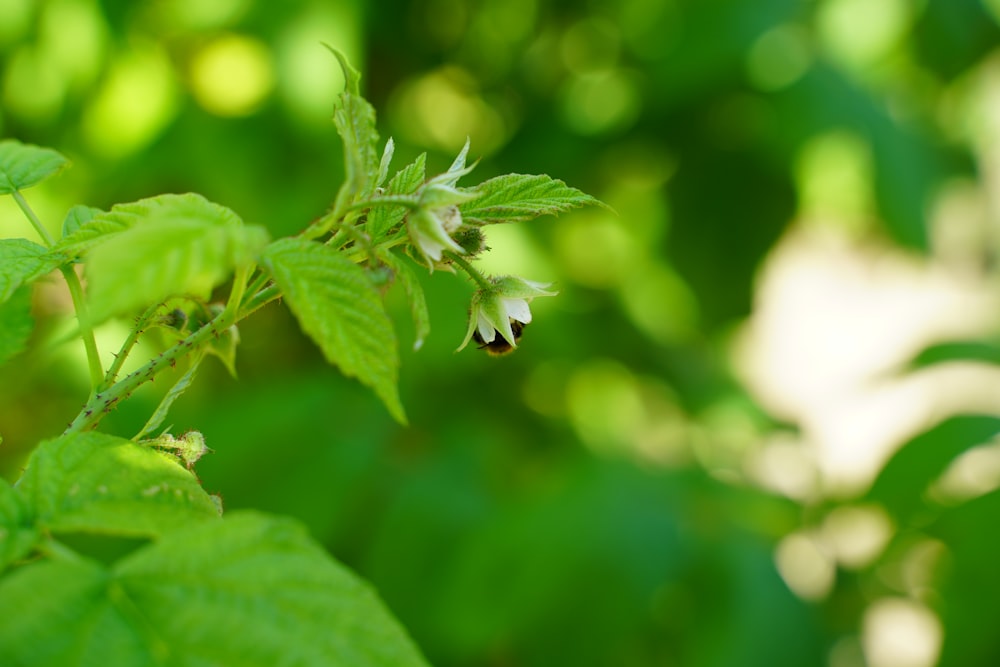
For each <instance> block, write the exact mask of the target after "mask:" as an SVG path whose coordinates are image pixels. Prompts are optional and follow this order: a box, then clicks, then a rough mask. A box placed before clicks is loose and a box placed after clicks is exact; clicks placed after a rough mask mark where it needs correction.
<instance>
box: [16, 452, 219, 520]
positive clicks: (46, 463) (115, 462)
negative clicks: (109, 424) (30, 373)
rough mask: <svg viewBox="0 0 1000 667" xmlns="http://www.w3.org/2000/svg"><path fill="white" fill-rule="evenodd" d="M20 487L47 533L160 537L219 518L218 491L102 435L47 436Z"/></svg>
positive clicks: (176, 466)
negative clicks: (190, 524)
mask: <svg viewBox="0 0 1000 667" xmlns="http://www.w3.org/2000/svg"><path fill="white" fill-rule="evenodd" d="M17 490H18V492H19V493H20V494H21V496H22V498H24V500H25V502H26V504H27V505H28V507H30V509H31V511H32V514H33V516H34V517H35V520H36V522H37V524H38V526H39V527H40V528H42V529H44V530H48V531H64V532H70V531H93V532H100V533H111V534H116V535H152V536H155V535H161V534H163V533H166V532H168V531H170V530H173V529H175V528H176V527H177V526H178V525H182V524H183V523H185V522H188V521H193V520H196V519H204V518H211V517H217V516H218V510H217V509H216V505H215V503H214V502H213V501H212V499H211V497H210V496H209V495H208V494H207V493H205V491H204V490H203V489H202V488H201V486H200V485H199V484H198V480H196V479H195V477H194V475H192V474H191V473H190V472H188V471H187V470H185V469H184V468H183V467H182V466H180V465H179V464H177V463H176V462H174V461H171V460H170V459H169V458H167V457H165V456H163V455H161V454H159V453H157V452H155V451H153V450H151V449H148V448H146V447H142V446H140V445H137V444H136V443H134V442H132V441H131V440H125V439H122V438H116V437H114V436H110V435H106V434H103V433H94V432H88V433H81V434H72V435H65V436H62V437H59V438H56V439H55V440H49V441H47V442H43V443H42V444H41V445H39V447H38V449H36V450H35V452H34V453H33V454H32V455H31V459H30V460H29V461H28V468H27V470H25V472H24V475H23V476H22V477H21V481H20V482H19V483H18V489H17Z"/></svg>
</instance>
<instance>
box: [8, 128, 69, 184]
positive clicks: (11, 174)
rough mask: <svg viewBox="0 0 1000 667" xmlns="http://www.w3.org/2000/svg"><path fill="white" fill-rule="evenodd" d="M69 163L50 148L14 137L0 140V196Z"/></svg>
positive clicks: (32, 182) (45, 176)
mask: <svg viewBox="0 0 1000 667" xmlns="http://www.w3.org/2000/svg"><path fill="white" fill-rule="evenodd" d="M67 164H69V160H67V159H66V158H65V157H63V156H62V155H60V154H59V153H57V152H56V151H54V150H52V149H51V148H40V147H38V146H32V145H31V144H22V143H21V142H20V141H15V140H14V139H5V140H3V141H0V195H9V194H11V193H13V192H15V191H17V190H24V189H25V188H30V187H31V186H32V185H36V184H38V183H41V182H42V181H44V180H45V179H46V178H48V177H49V176H52V175H53V174H55V173H57V172H58V171H59V170H60V169H62V168H63V167H65V166H66V165H67Z"/></svg>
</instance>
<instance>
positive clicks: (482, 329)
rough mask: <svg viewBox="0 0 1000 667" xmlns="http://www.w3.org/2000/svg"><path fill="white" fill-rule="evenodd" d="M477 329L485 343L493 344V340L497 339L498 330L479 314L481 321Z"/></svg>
mask: <svg viewBox="0 0 1000 667" xmlns="http://www.w3.org/2000/svg"><path fill="white" fill-rule="evenodd" d="M476 328H477V329H478V330H479V337H480V338H482V339H483V342H484V343H492V342H493V339H494V338H496V337H497V330H496V328H495V327H494V326H493V324H492V323H491V322H490V321H489V320H488V319H486V317H484V316H483V314H482V313H479V321H478V322H477V327H476Z"/></svg>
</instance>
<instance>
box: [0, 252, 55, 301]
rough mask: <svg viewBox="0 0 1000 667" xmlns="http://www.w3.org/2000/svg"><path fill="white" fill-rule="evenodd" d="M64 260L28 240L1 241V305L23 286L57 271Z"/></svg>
mask: <svg viewBox="0 0 1000 667" xmlns="http://www.w3.org/2000/svg"><path fill="white" fill-rule="evenodd" d="M64 260H65V257H63V256H61V255H59V254H58V253H52V252H50V251H49V250H48V248H45V247H44V246H40V245H38V244H37V243H33V242H31V241H29V240H28V239H2V240H0V303H2V302H4V301H6V300H7V299H9V298H10V295H11V294H13V293H14V291H15V290H16V289H18V288H19V287H21V286H22V285H25V284H28V283H30V282H32V281H33V280H35V279H37V278H39V277H41V276H44V275H45V274H47V273H49V272H50V271H52V270H54V269H56V268H57V267H58V266H59V265H60V264H62V263H63V261H64Z"/></svg>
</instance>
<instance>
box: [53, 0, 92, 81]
mask: <svg viewBox="0 0 1000 667" xmlns="http://www.w3.org/2000/svg"><path fill="white" fill-rule="evenodd" d="M39 32H40V43H41V44H42V45H43V48H44V49H45V50H46V52H48V53H49V54H51V58H52V60H53V61H54V62H55V63H56V64H57V66H58V67H59V69H60V71H62V72H63V73H64V75H65V76H66V79H67V82H68V85H69V86H70V87H71V88H73V89H75V90H85V89H87V88H89V87H90V86H91V85H92V84H93V83H94V81H96V80H97V77H98V75H99V74H100V71H101V66H102V65H103V60H104V52H105V50H106V48H107V43H108V26H107V24H106V23H105V20H104V17H103V15H102V14H101V10H100V8H99V7H98V6H97V4H96V2H94V0H56V1H55V2H51V3H48V4H47V5H46V6H45V11H44V13H43V14H42V21H41V26H40V29H39Z"/></svg>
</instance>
